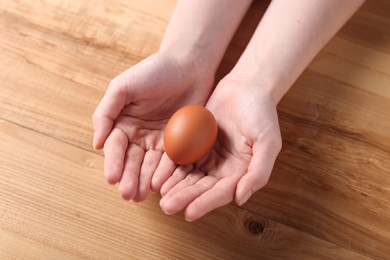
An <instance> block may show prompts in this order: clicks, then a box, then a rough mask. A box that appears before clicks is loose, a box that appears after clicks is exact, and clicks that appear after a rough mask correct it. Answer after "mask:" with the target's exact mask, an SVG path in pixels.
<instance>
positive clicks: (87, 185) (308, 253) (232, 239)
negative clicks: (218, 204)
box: [0, 120, 366, 259]
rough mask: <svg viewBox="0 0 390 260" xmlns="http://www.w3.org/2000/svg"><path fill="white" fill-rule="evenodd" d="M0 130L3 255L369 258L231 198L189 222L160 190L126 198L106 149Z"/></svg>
mask: <svg viewBox="0 0 390 260" xmlns="http://www.w3.org/2000/svg"><path fill="white" fill-rule="evenodd" d="M0 133H1V135H0V142H1V144H2V145H1V147H0V165H1V166H0V167H1V172H2V174H1V175H0V197H1V198H2V199H1V200H0V210H1V211H0V219H1V222H0V257H1V258H5V259H6V258H9V257H12V256H14V257H15V258H18V259H27V258H28V259H31V258H45V257H48V258H52V259H53V258H69V259H72V258H74V259H85V258H88V259H107V258H111V259H113V258H114V259H125V258H132V259H145V257H147V258H149V259H172V258H189V259H204V258H207V259H259V258H261V259H277V258H286V257H288V256H291V255H294V256H296V257H298V258H311V259H313V258H324V257H331V258H337V259H351V258H353V259H366V258H365V257H364V256H362V255H359V254H357V253H354V252H352V251H348V250H345V249H343V248H341V247H338V246H336V245H332V244H331V243H328V242H325V241H322V240H320V239H318V238H315V237H312V236H310V235H308V234H305V233H303V232H301V231H298V230H295V229H293V228H290V227H287V226H284V225H281V224H279V223H276V222H273V221H270V220H267V219H264V218H261V217H258V216H256V215H254V214H251V213H249V212H247V211H245V210H241V209H238V208H237V207H234V206H230V205H229V206H226V207H224V208H222V209H219V210H217V211H215V212H213V213H211V214H209V215H208V216H207V217H205V218H204V219H202V220H201V221H198V222H196V223H187V222H185V221H184V218H183V216H180V215H177V216H174V217H170V216H165V215H164V214H163V213H162V211H161V210H160V209H159V206H158V200H159V198H160V197H159V196H157V195H153V196H151V197H150V199H149V200H148V201H147V202H145V203H140V204H136V203H126V202H123V201H121V200H119V199H118V195H117V194H116V191H115V189H114V188H109V186H107V185H106V184H105V183H104V181H103V180H102V178H101V166H102V165H101V163H102V160H101V156H99V155H97V154H95V153H92V152H90V151H86V150H84V149H81V148H78V147H75V146H74V145H71V144H67V143H64V142H62V141H59V140H57V139H54V138H52V137H48V136H46V135H43V134H40V133H37V132H35V131H32V130H29V129H26V128H23V127H21V126H17V125H14V124H12V123H9V122H7V121H4V120H0ZM250 223H252V224H251V229H249V228H248V227H249V225H250ZM256 224H257V225H259V226H263V227H264V231H263V232H259V233H253V232H251V231H250V230H256V227H253V225H255V226H256ZM259 226H257V227H259Z"/></svg>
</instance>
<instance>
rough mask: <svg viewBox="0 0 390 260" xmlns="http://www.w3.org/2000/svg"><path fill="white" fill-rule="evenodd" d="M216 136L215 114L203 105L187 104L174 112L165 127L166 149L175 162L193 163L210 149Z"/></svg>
mask: <svg viewBox="0 0 390 260" xmlns="http://www.w3.org/2000/svg"><path fill="white" fill-rule="evenodd" d="M216 138H217V122H216V121H215V118H214V116H213V114H212V113H211V112H210V111H209V110H207V109H206V108H204V107H203V106H199V105H190V106H185V107H183V108H181V109H179V110H178V111H176V112H175V114H173V116H172V117H171V118H170V119H169V121H168V124H167V126H166V127H165V132H164V146H165V151H166V153H167V154H168V156H169V158H170V159H171V160H172V161H174V162H175V163H177V164H191V163H194V162H196V161H198V160H199V159H201V158H202V157H203V156H205V155H206V154H207V153H208V152H209V151H210V149H211V148H212V147H213V145H214V143H215V140H216Z"/></svg>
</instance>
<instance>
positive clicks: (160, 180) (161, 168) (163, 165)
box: [151, 153, 176, 192]
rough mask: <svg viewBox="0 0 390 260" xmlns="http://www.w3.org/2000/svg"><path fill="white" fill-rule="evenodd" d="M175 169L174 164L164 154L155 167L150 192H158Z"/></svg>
mask: <svg viewBox="0 0 390 260" xmlns="http://www.w3.org/2000/svg"><path fill="white" fill-rule="evenodd" d="M175 169H176V163H174V162H173V161H171V159H169V157H168V155H167V154H166V153H164V154H163V155H162V157H161V160H160V162H159V164H158V166H157V169H156V172H155V173H154V174H153V177H152V184H151V190H152V191H154V192H158V191H160V189H161V186H162V185H163V184H164V182H165V181H166V180H167V179H168V178H169V177H170V176H171V175H172V174H173V172H174V171H175Z"/></svg>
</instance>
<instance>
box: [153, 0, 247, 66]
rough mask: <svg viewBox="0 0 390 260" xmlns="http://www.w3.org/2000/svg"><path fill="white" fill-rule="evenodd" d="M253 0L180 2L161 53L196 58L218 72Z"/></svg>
mask: <svg viewBox="0 0 390 260" xmlns="http://www.w3.org/2000/svg"><path fill="white" fill-rule="evenodd" d="M251 2H252V0H240V1H236V0H196V1H193V0H181V1H178V3H177V6H176V9H175V11H174V13H173V16H172V18H171V20H170V23H169V26H168V28H167V31H166V33H165V35H164V39H163V41H162V44H161V47H160V51H162V52H169V53H175V55H179V56H180V55H181V57H182V58H183V59H184V60H187V59H189V57H190V58H191V59H194V60H195V62H199V63H198V64H199V66H204V67H207V68H206V69H207V70H210V71H212V72H215V70H216V69H217V66H218V64H219V63H220V61H221V59H222V56H223V54H224V52H225V50H226V48H227V46H228V44H229V41H230V39H231V38H232V37H233V34H234V32H235V31H236V29H237V27H238V25H239V24H240V22H241V20H242V18H243V16H244V15H245V12H246V11H247V9H248V8H249V6H250V4H251Z"/></svg>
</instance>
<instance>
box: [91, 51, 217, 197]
mask: <svg viewBox="0 0 390 260" xmlns="http://www.w3.org/2000/svg"><path fill="white" fill-rule="evenodd" d="M182 60H184V59H180V58H178V57H174V56H170V55H167V54H162V53H157V54H154V55H152V56H150V57H148V58H147V59H145V60H143V61H142V62H140V63H138V64H137V65H135V66H133V67H131V68H130V69H128V70H126V71H125V72H123V73H122V74H120V75H119V76H117V77H116V78H115V79H113V80H112V81H111V82H110V84H109V86H108V89H107V91H106V93H105V95H104V97H103V99H102V100H101V102H100V103H99V105H98V107H97V108H96V110H95V112H94V114H93V116H92V121H93V126H94V140H93V144H94V147H95V149H101V148H103V147H104V155H105V159H104V174H105V177H106V179H107V181H108V182H109V183H110V184H116V183H119V191H120V194H121V195H122V197H123V198H124V199H126V200H130V199H133V200H135V201H142V200H144V199H145V198H146V197H147V195H148V193H149V190H150V182H151V178H152V175H153V173H154V171H155V169H156V168H157V166H158V165H159V164H160V168H164V167H165V168H170V167H171V168H172V162H171V161H170V160H169V159H168V158H167V157H166V156H163V141H162V140H163V131H164V127H165V125H166V123H167V121H168V119H169V118H170V116H171V115H172V114H173V113H174V112H175V111H176V110H177V109H179V108H180V107H182V106H183V105H186V104H203V105H204V104H205V102H206V101H207V99H208V97H209V95H210V91H211V88H212V83H213V78H212V77H213V75H212V74H210V73H208V72H205V71H201V70H202V68H204V67H197V66H194V63H193V60H191V59H187V60H190V61H191V63H190V62H182ZM208 75H210V76H208Z"/></svg>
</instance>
